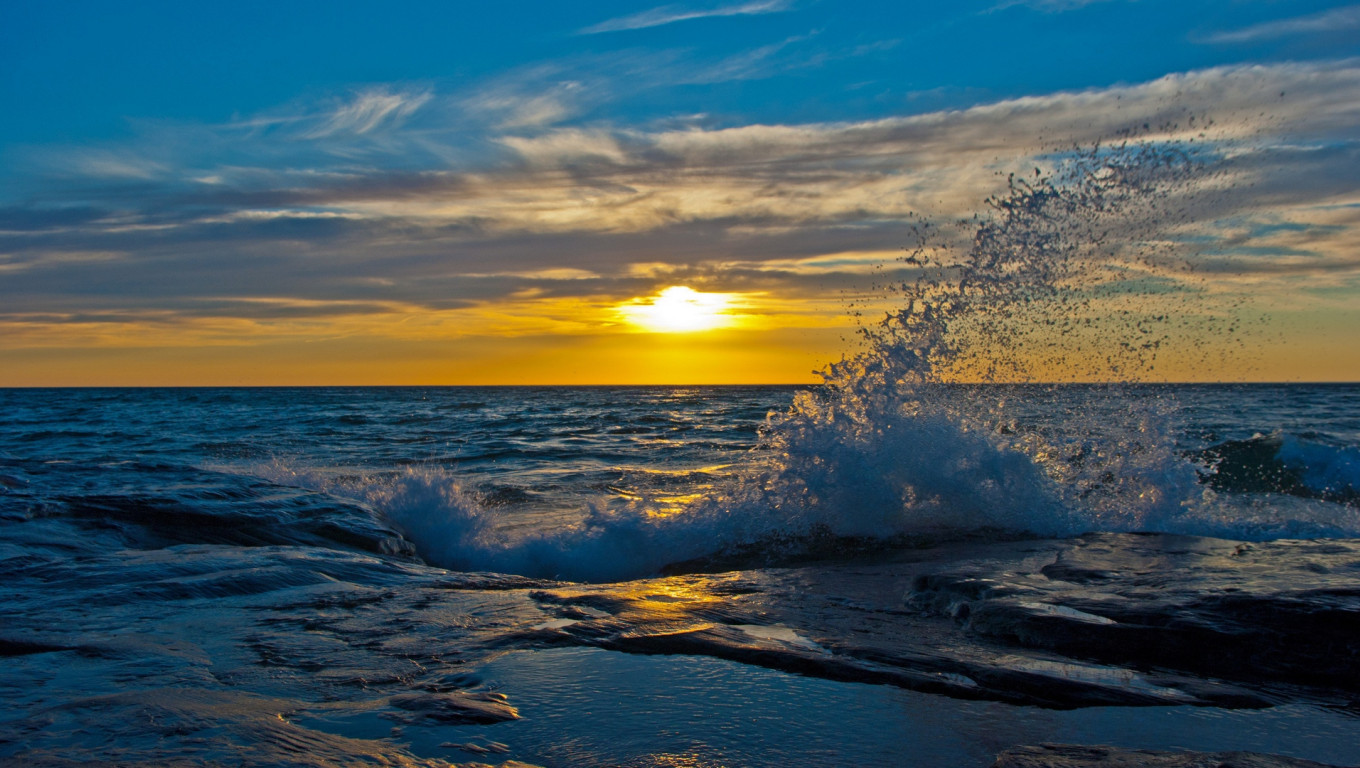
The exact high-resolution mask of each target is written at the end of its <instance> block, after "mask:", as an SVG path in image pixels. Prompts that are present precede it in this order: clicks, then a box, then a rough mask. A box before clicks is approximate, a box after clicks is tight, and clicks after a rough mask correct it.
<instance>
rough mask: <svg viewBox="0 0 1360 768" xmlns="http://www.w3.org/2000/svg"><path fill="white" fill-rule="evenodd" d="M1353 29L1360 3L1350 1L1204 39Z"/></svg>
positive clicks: (1359, 20) (1359, 24)
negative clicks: (1340, 5) (1329, 8)
mask: <svg viewBox="0 0 1360 768" xmlns="http://www.w3.org/2000/svg"><path fill="white" fill-rule="evenodd" d="M1351 29H1360V5H1348V6H1344V7H1342V8H1333V9H1331V10H1329V11H1322V12H1320V13H1314V14H1309V15H1307V16H1296V17H1294V18H1292V19H1277V20H1275V21H1267V22H1263V23H1261V24H1253V25H1252V26H1249V27H1243V28H1242V29H1235V30H1230V31H1226V32H1217V33H1215V34H1212V35H1209V36H1208V37H1206V38H1204V42H1208V43H1220V44H1232V43H1254V42H1257V41H1259V40H1273V39H1275V38H1279V37H1288V36H1291V35H1314V34H1329V33H1336V32H1344V31H1346V30H1351Z"/></svg>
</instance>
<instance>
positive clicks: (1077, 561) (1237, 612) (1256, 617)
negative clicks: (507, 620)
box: [506, 534, 1360, 708]
mask: <svg viewBox="0 0 1360 768" xmlns="http://www.w3.org/2000/svg"><path fill="white" fill-rule="evenodd" d="M530 596H531V597H532V598H533V599H534V600H535V601H537V602H538V603H539V604H540V605H541V606H542V607H543V608H544V609H545V610H547V611H549V612H550V613H552V614H555V615H557V616H558V617H560V618H559V619H558V620H556V621H552V622H547V623H544V624H542V625H539V626H536V627H533V628H530V629H528V630H526V631H524V632H522V633H520V634H517V635H513V636H511V637H509V638H506V640H508V641H509V642H513V643H515V644H527V645H531V646H533V645H542V646H548V645H561V644H583V645H590V646H595V647H601V648H607V649H611V650H619V651H626V652H631V653H648V654H696V655H707V656H715V657H718V658H724V659H729V660H732V661H738V662H742V663H748V664H755V665H759V666H764V667H769V668H773V669H780V670H784V671H790V672H797V673H801V674H807V675H813V676H817V677H825V678H829V679H835V680H850V681H860V682H872V683H887V684H892V685H898V686H901V687H904V688H909V689H913V690H920V691H924V692H930V693H942V694H946V695H949V696H954V697H958V698H970V699H992V700H998V701H1006V702H1011V703H1017V704H1029V705H1039V706H1045V707H1054V708H1071V707H1082V706H1103V705H1175V704H1190V705H1197V706H1218V707H1232V708H1242V707H1252V708H1255V707H1266V706H1271V705H1273V704H1276V703H1280V702H1282V701H1286V700H1293V699H1298V698H1302V699H1307V700H1311V701H1314V702H1317V703H1323V704H1327V705H1329V706H1339V707H1354V706H1355V702H1356V700H1357V699H1360V544H1357V543H1355V542H1349V541H1345V542H1343V541H1325V540H1318V541H1278V542H1272V543H1262V544H1248V543H1243V542H1235V541H1225V540H1219V539H1209V538H1199V537H1189V536H1171V535H1160V534H1089V535H1086V536H1081V537H1078V538H1075V539H1070V540H1062V541H1029V542H999V543H996V542H994V543H981V544H979V543H966V544H957V545H950V546H945V547H939V548H936V549H932V550H917V551H913V552H907V553H899V554H898V555H894V556H891V557H883V558H881V559H880V561H879V562H873V563H864V562H858V563H847V564H843V565H836V564H829V563H820V564H818V565H817V566H815V567H804V568H790V569H763V570H759V571H743V572H735V573H729V574H716V575H692V576H676V577H670V578H666V579H654V580H648V581H638V582H630V583H627V584H620V585H595V586H583V585H581V586H578V585H563V586H561V587H559V588H555V589H547V590H539V591H535V592H531V593H530Z"/></svg>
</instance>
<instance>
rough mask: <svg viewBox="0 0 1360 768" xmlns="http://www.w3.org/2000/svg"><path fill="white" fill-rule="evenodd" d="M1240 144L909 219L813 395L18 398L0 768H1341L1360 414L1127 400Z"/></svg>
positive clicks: (1264, 403)
mask: <svg viewBox="0 0 1360 768" xmlns="http://www.w3.org/2000/svg"><path fill="white" fill-rule="evenodd" d="M1230 155H1231V153H1230V152H1226V151H1225V150H1224V148H1223V147H1222V146H1218V145H1216V144H1215V143H1214V142H1201V143H1200V144H1195V145H1193V146H1192V145H1191V144H1190V143H1184V144H1181V143H1177V142H1175V141H1167V140H1165V139H1156V140H1153V139H1148V140H1144V141H1123V142H1121V143H1120V144H1117V145H1109V146H1096V147H1093V148H1088V149H1084V150H1083V149H1075V150H1064V151H1062V152H1056V153H1055V154H1054V156H1053V157H1051V158H1047V159H1045V161H1044V162H1045V163H1046V165H1047V167H1048V169H1049V171H1048V174H1047V175H1044V173H1043V172H1042V171H1040V172H1038V173H1036V175H1034V176H1033V177H1028V176H1027V177H1026V178H1020V179H1017V178H1015V177H1012V178H1011V179H1010V181H1009V183H1008V185H1007V190H1006V191H1005V192H1004V193H1002V194H1000V195H999V196H997V197H995V198H993V199H991V200H988V201H986V204H985V205H984V206H983V208H982V211H981V212H980V214H979V216H978V217H977V218H976V219H972V220H968V221H964V222H960V223H958V224H955V225H950V226H949V227H947V228H944V229H941V228H939V227H936V226H935V225H934V224H931V223H929V222H926V221H924V220H923V221H922V223H921V227H920V228H919V232H918V235H919V237H918V240H917V242H915V243H911V244H909V246H908V250H907V252H906V254H905V255H904V259H903V260H904V262H905V267H906V268H907V274H909V275H910V277H908V278H907V279H904V280H902V281H900V282H898V283H897V284H894V285H888V286H883V287H882V290H883V292H884V295H885V296H887V297H888V298H889V299H890V300H891V302H892V303H891V306H892V307H893V308H892V309H890V310H888V311H887V312H886V313H884V314H883V315H882V316H881V317H879V318H877V319H874V320H873V321H872V322H870V321H867V320H866V324H865V325H864V326H863V327H862V328H861V344H860V345H859V346H858V347H855V348H853V349H849V350H847V351H846V354H845V356H844V357H843V358H842V359H841V360H840V361H838V362H835V363H833V364H831V365H829V366H828V367H827V368H826V370H825V371H824V373H823V383H822V384H820V385H818V386H815V387H650V388H648V387H642V388H618V387H596V388H551V387H548V388H457V387H448V388H442V387H420V388H358V389H350V388H325V387H318V388H293V389H289V388H282V389H271V388H263V389H250V388H241V389H211V388H205V389H80V390H73V389H50V390H42V389H31V390H7V391H0V601H2V602H0V605H3V611H4V613H3V625H0V653H2V654H3V656H4V659H5V663H4V665H3V667H0V691H3V701H4V705H3V710H2V711H0V759H3V760H5V761H7V762H11V763H13V764H22V765H68V764H70V763H71V762H72V761H75V762H89V761H99V760H103V761H111V762H116V763H119V764H144V765H167V764H186V765H196V764H241V765H262V766H263V765H271V766H272V765H447V764H450V763H458V762H464V763H466V762H473V761H476V762H482V763H487V762H490V763H503V762H506V761H510V760H514V761H521V762H526V763H530V764H537V765H543V766H577V765H636V766H663V765H665V766H674V765H687V766H688V765H693V766H710V765H711V766H718V765H751V766H757V765H771V766H773V765H788V764H801V765H825V766H835V765H846V764H862V765H883V766H889V765H892V766H896V765H903V764H918V765H979V766H981V765H986V764H987V763H988V762H989V761H990V759H991V758H992V756H993V755H995V754H996V753H997V752H999V751H1001V750H1004V749H1007V748H1009V747H1012V746H1015V745H1019V744H1035V743H1039V742H1048V741H1058V742H1079V743H1110V744H1116V745H1122V746H1126V747H1140V748H1163V749H1164V748H1187V749H1199V750H1229V749H1248V750H1256V751H1266V752H1274V753H1279V754H1286V755H1293V756H1298V757H1304V758H1309V759H1314V760H1320V761H1329V762H1333V763H1342V764H1354V763H1357V762H1360V751H1358V750H1357V746H1356V745H1357V744H1360V738H1357V734H1360V728H1357V720H1356V714H1355V713H1356V712H1357V711H1358V710H1357V705H1356V693H1357V691H1360V665H1357V664H1356V662H1355V659H1356V657H1357V653H1356V648H1355V639H1354V638H1355V637H1356V627H1357V626H1358V625H1357V621H1360V387H1357V386H1356V385H1345V384H1338V385H1313V384H1275V385H1165V384H1152V383H1139V382H1140V381H1142V382H1146V381H1149V380H1152V379H1156V378H1158V376H1159V370H1160V369H1159V368H1158V366H1159V365H1161V364H1163V363H1162V361H1163V356H1164V355H1166V354H1170V355H1171V357H1172V359H1173V360H1175V361H1177V363H1176V364H1179V365H1182V366H1185V365H1187V364H1190V365H1196V366H1197V367H1198V370H1201V371H1213V370H1220V369H1221V370H1229V369H1230V368H1229V367H1222V368H1216V366H1229V364H1230V363H1232V360H1231V356H1232V355H1233V354H1234V353H1235V351H1236V350H1240V349H1242V348H1244V347H1249V346H1250V337H1249V336H1244V335H1242V334H1241V333H1240V328H1241V327H1242V324H1243V323H1244V322H1245V321H1246V318H1244V317H1243V316H1242V314H1241V312H1240V311H1238V309H1237V308H1236V306H1235V305H1232V304H1229V305H1228V306H1226V307H1224V306H1218V305H1215V304H1213V302H1212V301H1211V300H1210V294H1209V292H1207V291H1205V290H1201V288H1199V287H1196V286H1197V285H1198V283H1196V279H1197V278H1195V277H1194V276H1193V274H1192V272H1193V270H1191V269H1190V266H1192V264H1193V258H1191V257H1192V256H1193V254H1189V255H1187V254H1186V253H1185V252H1184V248H1183V246H1184V245H1185V244H1186V243H1190V242H1193V238H1188V237H1186V236H1185V235H1186V232H1185V231H1183V230H1177V229H1176V228H1177V227H1184V226H1187V222H1193V221H1194V220H1195V216H1196V215H1197V214H1196V213H1195V212H1196V211H1199V210H1201V208H1202V207H1203V204H1204V203H1205V201H1206V196H1208V197H1212V195H1215V194H1221V193H1222V185H1221V184H1219V183H1218V182H1220V181H1221V180H1222V179H1221V178H1219V177H1218V176H1216V173H1217V171H1216V170H1215V168H1216V167H1218V165H1219V164H1220V163H1221V162H1223V158H1225V157H1229V156H1230ZM1209 202H1212V201H1211V200H1209ZM1050 378H1052V379H1062V380H1069V381H1070V380H1095V381H1118V382H1123V383H1120V384H1065V385H1049V384H1042V383H1038V382H1041V381H1044V380H1045V379H1050Z"/></svg>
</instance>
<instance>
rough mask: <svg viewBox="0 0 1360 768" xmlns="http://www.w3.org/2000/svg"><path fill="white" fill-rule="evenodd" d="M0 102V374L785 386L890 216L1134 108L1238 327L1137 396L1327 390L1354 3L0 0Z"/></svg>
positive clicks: (861, 299) (866, 304) (869, 270)
mask: <svg viewBox="0 0 1360 768" xmlns="http://www.w3.org/2000/svg"><path fill="white" fill-rule="evenodd" d="M0 104H3V105H4V107H3V109H2V110H0V111H3V114H4V117H3V119H0V386H115V385H119V386H121V385H134V386H140V385H173V386H181V385H185V386H188V385H325V384H647V383H653V384H662V383H669V384H699V383H797V382H807V381H813V380H815V379H816V372H817V371H818V370H820V369H821V368H822V367H823V366H825V365H827V364H828V363H831V362H834V361H835V360H837V359H838V358H839V357H840V356H841V355H843V354H845V353H846V351H847V350H849V349H851V348H852V345H853V339H854V338H855V336H856V333H855V329H856V323H857V322H862V321H863V320H862V317H863V316H864V315H872V314H873V313H874V312H881V311H883V309H884V308H885V307H886V306H887V305H888V304H889V303H890V301H891V299H890V297H887V296H885V295H884V293H883V291H882V290H881V288H879V287H878V286H881V285H882V284H883V283H884V282H885V281H889V282H890V281H891V280H893V279H896V278H901V277H902V276H904V275H909V266H908V265H906V264H904V263H903V262H901V261H900V260H899V259H900V257H901V256H902V255H903V253H904V251H903V249H904V247H907V246H908V245H910V243H911V242H912V237H913V235H912V232H913V229H912V228H913V226H915V225H917V224H918V223H920V222H922V221H946V220H953V219H959V218H967V217H968V216H970V215H972V214H973V213H974V212H976V211H978V210H980V209H982V208H983V207H984V201H985V200H986V199H987V198H988V197H989V196H992V195H995V194H998V193H999V192H1001V191H1004V189H1005V183H1006V177H1007V175H1008V174H1010V173H1028V172H1030V170H1031V169H1034V168H1036V167H1043V168H1049V167H1051V166H1050V164H1051V162H1052V158H1053V157H1054V151H1055V147H1060V146H1090V145H1092V144H1093V143H1095V142H1103V141H1110V140H1111V139H1113V138H1114V137H1117V136H1119V135H1120V132H1121V131H1126V130H1128V129H1130V128H1137V127H1139V126H1144V125H1149V126H1152V128H1151V129H1150V130H1151V134H1149V133H1148V129H1144V133H1143V135H1144V136H1150V135H1152V136H1153V138H1154V139H1156V140H1166V141H1181V140H1185V138H1186V137H1198V138H1199V140H1200V141H1201V144H1204V143H1206V142H1207V143H1210V144H1212V145H1213V146H1215V148H1216V151H1217V152H1218V154H1219V156H1221V157H1224V158H1228V159H1229V160H1231V162H1230V163H1229V164H1228V166H1226V167H1227V170H1225V171H1224V172H1222V173H1220V174H1217V175H1216V176H1215V180H1214V182H1213V183H1215V184H1218V185H1220V187H1221V189H1220V192H1221V194H1218V195H1217V196H1216V197H1215V198H1214V204H1213V205H1206V206H1201V207H1199V208H1196V209H1195V211H1194V212H1193V215H1192V216H1190V220H1189V221H1187V222H1182V223H1181V224H1179V225H1178V226H1179V227H1180V230H1179V232H1178V234H1177V238H1178V240H1177V242H1178V243H1179V244H1180V246H1182V247H1184V248H1185V249H1186V255H1185V258H1186V259H1187V260H1188V261H1189V262H1191V263H1192V265H1193V267H1194V278H1193V282H1194V286H1195V291H1196V292H1197V293H1196V294H1195V295H1196V296H1198V297H1200V299H1199V301H1200V305H1199V308H1198V309H1193V310H1187V309H1186V305H1185V304H1184V303H1182V304H1180V305H1178V306H1179V308H1178V310H1177V311H1182V312H1184V311H1193V312H1203V313H1238V314H1240V315H1241V317H1243V318H1250V320H1251V322H1244V323H1243V324H1242V325H1243V327H1246V326H1250V330H1249V331H1247V330H1243V331H1240V332H1239V334H1238V336H1237V337H1236V338H1234V339H1233V340H1232V346H1233V347H1234V349H1235V350H1237V352H1235V353H1234V355H1232V356H1227V357H1224V358H1223V359H1222V360H1219V361H1217V362H1216V363H1215V364H1214V365H1212V366H1206V365H1204V364H1203V359H1204V358H1203V355H1193V354H1188V353H1187V354H1185V355H1182V356H1180V357H1178V356H1177V351H1176V350H1175V349H1167V350H1164V355H1163V363H1162V365H1161V367H1160V368H1159V370H1158V372H1157V374H1156V375H1155V377H1163V378H1168V379H1172V380H1211V381H1214V380H1227V381H1235V380H1267V381H1296V380H1317V381H1322V380H1333V381H1338V380H1339V381H1356V380H1360V344H1358V343H1356V338H1357V329H1360V5H1357V4H1353V3H1352V4H1347V3H1338V2H1310V1H1308V0H1291V2H1279V1H1276V0H1232V1H1228V2H1194V1H1193V0H1191V1H1187V0H1175V1H1174V2H1171V1H1169V0H981V1H979V2H950V3H940V2H930V3H926V2H900V1H899V2H882V3H879V2H862V3H851V2H836V3H831V2H825V1H821V2H819V1H817V0H718V1H716V2H678V3H673V4H664V5H653V4H651V3H620V2H586V3H537V2H517V1H514V0H511V1H510V2H501V3H477V4H472V3H448V2H429V3H420V2H395V1H389V2H384V3H373V2H336V1H331V2H325V3H321V2H315V3H313V2H278V1H277V0H274V1H273V2H267V3H266V2H250V1H248V0H243V1H241V2H235V3H230V4H200V3H184V2H156V1H147V2H139V3H115V2H111V1H101V2H68V1H64V0H52V1H51V2H44V3H5V4H3V6H0ZM1189 117H1194V118H1196V119H1197V120H1198V122H1195V123H1191V122H1189V121H1188V119H1187V118H1189ZM1159 126H1169V127H1165V128H1159ZM1205 126H1211V127H1210V128H1208V129H1207V131H1206V129H1205ZM1153 134H1155V135H1153ZM1191 245H1193V247H1191ZM1167 279H1168V280H1182V279H1184V280H1186V281H1187V282H1186V284H1187V285H1189V284H1190V283H1189V278H1185V277H1183V276H1181V277H1169V278H1167ZM855 312H859V313H861V319H856V316H855ZM1220 341H1224V340H1219V339H1212V338H1205V339H1200V340H1198V344H1199V345H1200V346H1203V345H1204V344H1216V343H1219V342H1220ZM1224 343H1225V344H1226V343H1227V342H1226V341H1224ZM1173 346H1174V345H1173ZM1191 346H1193V345H1191Z"/></svg>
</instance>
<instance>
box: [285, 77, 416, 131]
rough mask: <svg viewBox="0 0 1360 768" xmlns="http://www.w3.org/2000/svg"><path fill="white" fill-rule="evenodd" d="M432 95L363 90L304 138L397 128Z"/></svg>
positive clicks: (325, 117) (382, 89)
mask: <svg viewBox="0 0 1360 768" xmlns="http://www.w3.org/2000/svg"><path fill="white" fill-rule="evenodd" d="M430 95H431V94H430V93H429V92H428V91H417V92H401V91H392V90H388V89H387V88H370V89H367V90H363V91H360V92H359V93H357V94H355V95H354V97H353V98H352V99H350V100H348V101H343V102H341V103H340V104H338V105H337V106H336V107H335V108H334V109H333V110H332V111H331V112H330V113H329V114H327V115H325V116H324V117H323V118H322V120H321V122H320V124H319V125H316V126H314V127H312V128H310V129H308V130H307V131H306V132H305V133H304V136H306V137H307V138H311V139H320V138H328V137H332V136H336V135H341V134H353V135H357V136H362V135H364V134H368V133H371V132H373V131H374V130H376V129H378V128H379V127H389V128H390V127H396V126H399V125H400V124H401V123H402V121H404V120H405V119H406V118H408V117H410V116H411V114H412V113H414V112H415V111H416V110H418V109H420V108H421V107H422V106H423V105H424V104H425V103H426V102H428V101H429V100H430Z"/></svg>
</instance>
